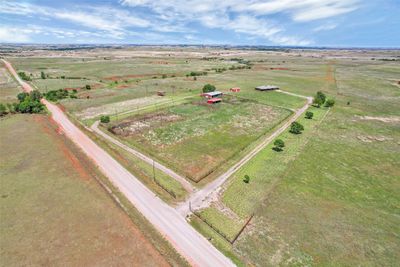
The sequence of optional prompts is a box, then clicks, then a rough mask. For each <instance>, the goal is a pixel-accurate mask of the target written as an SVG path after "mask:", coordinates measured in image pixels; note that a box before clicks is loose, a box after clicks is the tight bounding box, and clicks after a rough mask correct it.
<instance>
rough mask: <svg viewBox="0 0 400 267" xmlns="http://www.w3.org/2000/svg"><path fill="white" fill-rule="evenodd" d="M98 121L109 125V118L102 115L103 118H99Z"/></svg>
mask: <svg viewBox="0 0 400 267" xmlns="http://www.w3.org/2000/svg"><path fill="white" fill-rule="evenodd" d="M100 121H101V122H102V123H109V122H110V116H107V115H103V116H101V117H100Z"/></svg>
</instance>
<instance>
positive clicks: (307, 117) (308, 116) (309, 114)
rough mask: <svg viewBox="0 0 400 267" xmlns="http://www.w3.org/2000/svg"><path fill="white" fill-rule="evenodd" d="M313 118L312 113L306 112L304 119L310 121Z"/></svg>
mask: <svg viewBox="0 0 400 267" xmlns="http://www.w3.org/2000/svg"><path fill="white" fill-rule="evenodd" d="M313 117H314V113H312V112H311V111H307V112H306V119H309V120H311V119H312V118H313Z"/></svg>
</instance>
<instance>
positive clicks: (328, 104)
mask: <svg viewBox="0 0 400 267" xmlns="http://www.w3.org/2000/svg"><path fill="white" fill-rule="evenodd" d="M334 105H335V100H333V99H328V100H327V101H326V103H325V107H328V108H330V107H333V106H334Z"/></svg>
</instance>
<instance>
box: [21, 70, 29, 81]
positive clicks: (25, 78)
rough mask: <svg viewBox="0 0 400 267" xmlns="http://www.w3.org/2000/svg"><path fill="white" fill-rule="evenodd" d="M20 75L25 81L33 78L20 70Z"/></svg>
mask: <svg viewBox="0 0 400 267" xmlns="http://www.w3.org/2000/svg"><path fill="white" fill-rule="evenodd" d="M18 75H19V77H21V79H22V80H24V81H30V80H31V77H29V76H28V75H26V73H25V72H23V71H20V72H18Z"/></svg>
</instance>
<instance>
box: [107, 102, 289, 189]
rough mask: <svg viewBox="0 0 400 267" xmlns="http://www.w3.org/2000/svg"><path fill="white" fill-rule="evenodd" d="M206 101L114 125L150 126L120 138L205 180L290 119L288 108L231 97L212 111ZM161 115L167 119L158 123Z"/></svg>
mask: <svg viewBox="0 0 400 267" xmlns="http://www.w3.org/2000/svg"><path fill="white" fill-rule="evenodd" d="M203 102H204V100H202V99H200V98H194V99H192V100H190V101H189V100H188V101H187V103H184V104H179V105H175V106H172V107H168V108H165V109H161V110H159V111H157V112H153V113H151V112H150V113H146V114H144V115H140V116H133V117H129V118H127V119H124V120H122V121H120V122H118V121H114V123H113V125H126V124H122V123H128V124H129V125H130V124H132V123H133V124H136V123H138V122H140V123H147V124H149V125H150V126H151V127H149V128H148V127H146V128H143V129H140V130H138V131H137V132H136V130H135V132H133V133H132V134H131V135H130V136H127V137H125V136H120V135H115V136H116V137H118V138H119V139H120V140H122V141H123V142H125V143H128V144H129V145H131V146H134V147H137V148H138V149H139V150H141V151H143V152H144V153H146V154H149V155H151V156H153V157H155V158H157V159H158V160H160V161H162V162H163V163H165V164H166V165H168V166H170V167H172V168H173V169H175V170H176V171H178V172H180V173H182V174H184V175H185V176H186V177H188V178H190V179H191V180H193V181H200V180H201V179H203V178H204V177H206V176H208V175H209V174H210V173H211V172H213V171H214V170H215V169H216V168H217V167H219V166H220V165H221V164H222V165H223V164H224V163H225V162H226V161H227V160H229V158H231V157H233V156H234V155H235V154H237V153H238V152H240V151H241V150H243V149H245V148H246V147H247V146H248V145H249V144H250V143H251V142H253V141H255V140H257V139H258V138H259V137H260V136H262V135H263V134H265V133H266V132H268V131H269V130H271V129H272V128H273V127H275V126H276V125H277V124H279V123H280V122H282V121H283V120H284V119H286V118H287V117H288V116H289V115H290V112H289V111H288V110H285V109H281V108H276V107H271V106H267V105H262V104H258V103H257V102H254V101H250V100H243V99H237V98H235V97H230V96H225V97H224V100H223V102H222V103H220V104H217V105H213V106H210V105H207V104H204V103H203ZM157 116H164V117H165V119H162V120H161V121H159V120H158V119H157ZM169 118H175V119H174V121H168V120H169ZM176 118H177V119H176ZM123 127H128V128H126V129H128V131H129V129H130V128H129V126H123ZM124 129H125V128H124Z"/></svg>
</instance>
